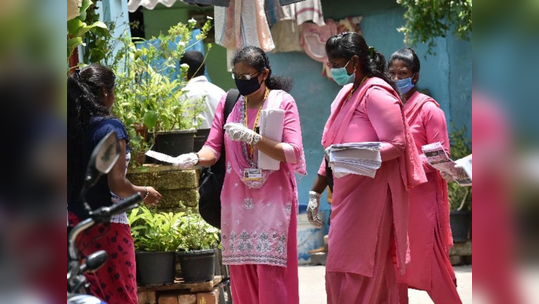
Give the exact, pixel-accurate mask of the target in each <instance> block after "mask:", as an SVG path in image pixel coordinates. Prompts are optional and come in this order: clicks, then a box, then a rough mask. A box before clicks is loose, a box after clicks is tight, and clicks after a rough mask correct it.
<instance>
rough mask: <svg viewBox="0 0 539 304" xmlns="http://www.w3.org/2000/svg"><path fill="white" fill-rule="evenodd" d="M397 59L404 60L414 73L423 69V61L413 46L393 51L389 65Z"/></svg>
mask: <svg viewBox="0 0 539 304" xmlns="http://www.w3.org/2000/svg"><path fill="white" fill-rule="evenodd" d="M395 60H402V61H403V62H404V63H405V64H406V66H407V67H408V68H409V69H410V70H412V73H413V74H417V73H419V71H420V70H421V62H420V61H419V57H418V56H417V54H416V53H415V51H414V49H412V48H403V49H400V50H398V51H396V52H395V53H393V54H392V55H391V57H389V63H388V65H387V66H388V67H389V66H390V65H391V63H393V61H395Z"/></svg>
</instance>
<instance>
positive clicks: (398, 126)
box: [365, 87, 406, 161]
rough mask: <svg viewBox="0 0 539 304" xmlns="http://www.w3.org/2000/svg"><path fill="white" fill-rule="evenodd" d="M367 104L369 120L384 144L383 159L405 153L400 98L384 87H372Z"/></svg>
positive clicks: (367, 97)
mask: <svg viewBox="0 0 539 304" xmlns="http://www.w3.org/2000/svg"><path fill="white" fill-rule="evenodd" d="M365 98H366V105H367V115H368V116H369V120H370V121H371V124H372V126H373V128H374V130H375V131H376V134H377V135H378V140H379V141H381V142H382V143H383V145H382V151H381V154H382V161H388V160H392V159H395V158H398V157H399V156H401V155H402V154H403V153H404V149H405V145H406V137H405V135H404V122H403V115H402V110H401V106H400V104H399V103H400V102H399V100H398V99H397V98H396V97H395V96H393V95H391V93H389V92H387V91H386V90H384V89H380V88H376V87H374V88H372V89H371V90H369V92H367V95H366V96H365Z"/></svg>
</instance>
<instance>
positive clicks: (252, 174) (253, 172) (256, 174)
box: [243, 168, 262, 181]
mask: <svg viewBox="0 0 539 304" xmlns="http://www.w3.org/2000/svg"><path fill="white" fill-rule="evenodd" d="M243 180H246V181H261V180H262V169H251V168H249V169H245V170H244V171H243Z"/></svg>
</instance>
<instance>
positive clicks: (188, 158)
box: [174, 153, 198, 170]
mask: <svg viewBox="0 0 539 304" xmlns="http://www.w3.org/2000/svg"><path fill="white" fill-rule="evenodd" d="M196 164H198V155H196V154H195V153H187V154H182V155H180V156H178V157H176V158H175V162H174V166H176V167H178V168H180V169H182V170H187V169H191V168H192V167H194V166H196Z"/></svg>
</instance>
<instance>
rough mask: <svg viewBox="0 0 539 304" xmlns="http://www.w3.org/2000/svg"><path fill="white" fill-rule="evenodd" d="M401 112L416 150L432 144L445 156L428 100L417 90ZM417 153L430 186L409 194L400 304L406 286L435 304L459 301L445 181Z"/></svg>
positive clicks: (439, 120)
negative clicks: (405, 265) (407, 259)
mask: <svg viewBox="0 0 539 304" xmlns="http://www.w3.org/2000/svg"><path fill="white" fill-rule="evenodd" d="M404 114H405V116H406V120H407V122H408V125H409V126H410V131H411V132H412V135H413V137H414V141H415V143H416V147H417V150H418V151H421V147H422V146H424V145H426V144H430V143H435V142H440V143H442V145H443V147H444V149H445V150H446V152H447V153H449V137H448V133H447V124H446V120H445V115H444V112H443V111H442V110H441V109H440V106H439V105H438V103H437V102H436V101H435V100H434V99H432V98H431V97H429V96H427V95H425V94H421V93H419V92H415V93H414V94H413V95H412V96H411V97H410V99H409V100H408V101H407V102H406V104H405V105H404ZM419 153H420V158H421V160H422V163H423V169H424V170H425V173H426V174H427V179H428V182H427V183H425V184H422V185H419V186H418V187H416V188H414V189H412V190H410V220H409V223H410V224H409V226H408V236H409V241H410V254H411V262H410V265H409V267H408V268H407V269H406V273H405V275H404V276H403V277H400V278H399V283H400V284H402V285H401V286H400V288H401V292H400V294H401V304H405V303H408V296H407V288H408V287H410V288H414V289H419V290H425V291H427V292H428V294H429V295H430V297H431V299H432V300H433V301H434V303H436V304H454V303H462V301H461V300H460V297H459V294H458V292H457V288H456V277H455V272H454V271H453V266H452V265H451V262H450V261H449V248H450V247H451V246H452V245H453V239H452V235H451V228H450V226H449V200H448V196H447V183H446V182H445V180H444V179H443V178H442V176H441V175H440V173H439V172H438V171H437V170H436V169H434V168H433V167H431V166H430V165H429V164H428V163H427V160H426V158H425V156H424V154H422V152H419Z"/></svg>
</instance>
